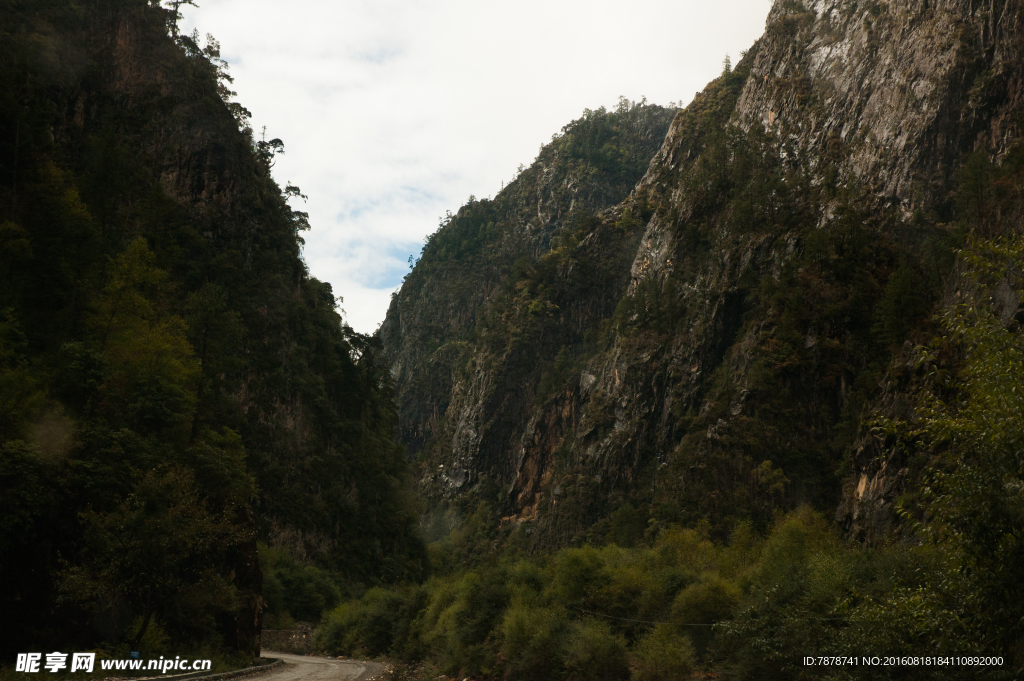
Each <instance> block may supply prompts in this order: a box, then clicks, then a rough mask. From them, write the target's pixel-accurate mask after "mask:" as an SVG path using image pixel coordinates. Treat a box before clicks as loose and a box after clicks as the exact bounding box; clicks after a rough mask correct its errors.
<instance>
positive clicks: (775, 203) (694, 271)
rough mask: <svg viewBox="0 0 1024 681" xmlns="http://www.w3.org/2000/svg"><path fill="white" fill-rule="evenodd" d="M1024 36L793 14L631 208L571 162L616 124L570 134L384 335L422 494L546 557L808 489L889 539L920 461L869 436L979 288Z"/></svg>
mask: <svg viewBox="0 0 1024 681" xmlns="http://www.w3.org/2000/svg"><path fill="white" fill-rule="evenodd" d="M1020 48H1021V34H1020V26H1019V19H1018V12H1017V8H1016V6H1014V5H1013V3H1004V4H1003V5H1001V6H999V7H996V6H995V5H992V6H985V7H981V6H978V7H974V6H973V5H972V4H971V3H939V4H930V3H920V2H918V3H913V2H906V3H904V2H891V3H855V2H833V3H828V2H819V3H816V4H807V5H804V4H800V3H795V2H779V3H776V5H775V7H774V8H773V9H772V12H771V14H770V16H769V18H768V22H767V28H766V32H765V35H764V36H763V37H762V38H761V39H760V40H759V41H758V42H757V44H755V45H754V46H753V47H752V48H751V49H750V50H749V51H748V52H747V53H746V54H745V55H744V56H743V58H742V59H741V60H740V62H739V63H738V64H737V65H736V67H735V68H734V69H730V68H729V67H727V68H726V71H725V72H724V73H723V75H722V76H721V78H719V79H718V80H716V81H715V82H713V83H712V84H711V85H709V86H708V88H707V89H706V90H705V91H704V92H702V93H699V94H698V95H697V97H696V99H695V100H694V101H693V103H691V104H690V105H689V106H688V107H687V108H686V109H685V110H683V111H680V112H679V113H677V114H676V115H675V117H674V119H673V120H672V123H671V126H670V127H669V129H668V131H667V135H666V136H665V138H664V142H663V144H661V145H660V147H659V148H658V149H657V151H656V153H654V154H653V155H652V160H651V161H650V165H649V167H648V168H646V169H645V173H644V175H643V177H642V178H639V181H638V182H637V184H636V185H635V187H630V193H629V195H628V197H624V200H622V201H621V202H619V203H617V204H615V205H612V201H606V202H605V203H603V204H602V203H598V202H595V201H593V200H586V199H584V200H576V197H577V196H580V195H586V193H587V192H588V190H589V191H591V192H592V191H593V190H592V189H589V187H588V186H587V185H586V183H581V182H580V180H579V179H578V178H577V177H575V176H572V175H571V174H565V173H564V171H560V169H559V167H558V164H559V163H562V164H568V165H571V164H573V163H579V161H578V160H576V158H574V157H573V153H574V152H573V150H574V149H575V148H576V147H577V146H578V144H579V143H578V139H579V137H581V136H583V135H585V134H592V133H590V132H589V128H588V127H587V126H592V125H593V123H592V120H596V119H595V117H594V114H588V116H585V117H584V118H583V119H581V120H580V121H577V122H575V123H574V124H572V125H570V126H567V128H566V129H565V130H564V131H563V133H562V136H560V137H556V139H555V140H554V141H553V142H552V143H551V144H550V145H548V146H547V147H545V149H544V150H543V151H542V153H541V155H540V156H539V157H538V160H537V162H536V163H535V165H534V166H533V167H532V168H530V169H529V170H528V171H526V172H524V173H523V174H522V175H521V176H519V177H518V178H517V179H516V180H515V181H514V182H513V183H511V184H510V185H509V187H508V188H506V189H504V190H503V191H502V192H501V193H499V194H498V196H497V197H496V198H495V199H494V200H493V201H479V202H474V203H471V204H469V205H467V206H466V207H464V208H463V209H462V210H461V211H459V213H458V214H457V215H455V216H454V217H452V219H451V221H450V222H449V223H448V224H446V225H443V226H442V228H441V229H440V230H439V231H438V233H437V234H436V235H434V236H433V237H432V238H431V239H430V241H429V242H428V243H427V245H426V247H425V248H424V251H423V255H422V258H421V259H420V260H419V262H418V263H417V264H416V267H415V268H414V269H413V271H412V272H411V273H410V275H409V277H408V279H407V281H406V283H405V285H404V286H403V288H402V290H401V291H400V292H399V294H398V295H397V296H396V298H395V299H394V301H393V303H392V307H391V309H390V311H389V314H388V319H387V321H386V322H385V323H384V325H383V326H382V328H381V332H380V337H381V339H382V341H383V342H384V346H385V349H386V351H387V353H388V356H389V357H390V358H391V361H392V363H393V365H392V366H393V369H392V370H393V373H394V375H395V377H396V384H397V390H398V397H399V402H400V404H401V405H402V408H401V410H400V421H401V428H402V431H403V434H404V435H406V438H405V439H406V442H407V443H409V444H410V446H411V447H412V452H413V453H417V454H418V455H420V456H421V457H423V459H424V472H423V474H422V478H421V484H422V485H423V488H424V489H425V490H426V491H427V493H428V494H429V495H432V496H433V497H434V498H436V499H438V500H450V499H461V498H464V497H465V496H466V495H467V494H469V495H471V496H473V495H477V496H480V498H483V499H484V500H485V501H487V502H488V503H493V504H494V505H495V506H496V508H497V509H498V510H499V512H500V514H501V515H502V517H504V518H505V524H506V525H509V524H511V525H518V524H521V523H527V524H528V525H529V531H530V532H531V533H532V532H533V531H534V530H536V532H537V534H536V539H535V541H537V542H539V544H540V545H551V546H557V545H565V544H568V543H572V542H573V541H576V542H579V541H581V540H582V538H583V537H585V536H586V532H587V531H590V530H591V529H592V528H596V529H598V530H600V527H595V524H597V523H598V522H599V521H600V520H601V519H602V518H606V517H607V516H608V514H609V513H610V512H611V511H614V510H615V509H616V508H617V507H619V506H623V505H625V504H629V505H631V506H633V507H639V506H643V507H644V508H645V509H646V510H648V512H649V514H650V515H649V518H648V520H649V521H651V522H654V523H666V522H679V521H684V522H694V521H696V520H698V519H701V518H706V519H711V521H712V522H713V524H714V525H715V526H716V527H719V528H722V529H724V528H725V527H727V526H728V525H729V523H730V522H732V520H734V519H736V518H740V517H743V518H745V517H753V518H759V519H761V520H760V521H761V522H766V521H767V520H768V519H769V518H770V517H771V514H772V513H773V511H774V510H775V509H778V508H795V507H796V506H799V505H800V504H804V503H809V504H811V505H813V506H814V507H816V508H820V509H822V510H825V511H828V512H830V513H836V509H837V508H838V509H839V510H838V516H839V518H840V520H841V521H842V522H843V523H844V525H845V526H846V527H847V528H848V530H849V531H850V532H852V533H854V534H858V535H859V536H864V537H874V536H875V535H876V534H879V536H880V538H881V537H884V536H885V534H886V531H887V530H886V528H887V527H888V524H889V522H890V521H891V519H892V517H893V513H894V505H893V502H894V499H895V496H896V495H897V494H898V493H900V491H901V490H902V489H903V485H904V484H905V479H904V477H905V476H904V475H903V473H900V472H899V471H900V470H902V469H903V468H905V463H902V464H901V463H900V462H899V461H897V460H893V461H888V462H886V461H887V459H886V457H887V454H885V453H884V452H883V451H882V450H881V449H879V447H878V446H876V444H875V440H874V439H873V438H872V437H871V436H869V435H868V429H867V428H866V425H865V424H867V423H869V422H871V421H873V420H874V419H875V418H877V417H878V416H879V415H880V414H881V413H882V412H883V411H885V409H886V405H889V404H890V403H892V402H893V401H894V400H896V398H894V397H893V395H892V394H889V393H886V392H885V391H883V390H882V388H880V386H881V385H883V384H885V385H894V383H893V381H896V379H895V378H894V374H893V372H896V373H899V371H900V368H899V367H900V366H902V365H903V364H905V363H906V361H907V358H906V357H904V356H903V355H904V354H905V353H904V352H903V350H902V348H903V345H904V343H905V342H909V343H911V344H913V343H917V342H920V341H922V340H924V339H925V338H926V337H927V335H928V333H929V332H930V331H932V330H933V329H932V328H931V327H930V326H929V321H928V320H929V317H930V315H931V314H932V313H933V312H934V311H935V310H937V309H939V308H938V307H936V306H937V305H940V306H941V302H942V301H944V300H946V294H947V293H948V289H949V287H950V286H952V285H953V284H952V283H951V282H954V281H955V277H954V276H953V271H954V259H953V256H952V249H953V247H954V246H955V245H956V244H957V243H958V242H957V239H958V238H962V237H961V236H959V235H960V232H958V231H957V225H958V223H957V220H958V219H961V220H962V219H963V215H962V214H960V213H958V212H957V210H956V208H957V206H956V202H957V198H956V194H957V187H958V178H959V175H958V173H960V172H961V171H960V168H961V167H962V165H963V163H964V159H965V158H967V157H968V156H969V155H970V154H972V153H975V152H977V153H978V154H981V155H983V156H984V157H985V158H986V159H1001V158H1004V157H1005V156H1006V155H1007V153H1008V151H1009V149H1010V148H1011V147H1012V146H1013V145H1014V144H1015V143H1016V141H1017V140H1018V138H1019V132H1020V130H1019V126H1020V114H1021V109H1020V106H1021V102H1020V75H1019V71H1020V69H1019V65H1020V57H1021V53H1020ZM650 108H651V107H647V106H643V105H639V106H636V107H633V108H631V107H630V106H628V105H627V106H623V107H620V109H619V110H618V111H616V112H610V113H602V114H601V116H604V117H607V118H608V119H609V120H615V121H616V122H615V123H614V125H616V126H620V127H623V128H629V127H630V126H635V124H633V123H632V122H631V121H630V117H635V116H636V114H637V112H638V111H644V110H646V109H650ZM622 144H623V141H621V140H620V139H619V138H611V139H609V142H608V143H606V146H608V145H620V146H621V145H622ZM651 148H652V147H651V145H649V144H648V145H646V146H645V148H644V150H645V151H648V152H649V150H650V149H651ZM622 153H635V152H630V151H626V150H624V151H623V152H622ZM638 165H642V164H638ZM630 179H632V178H630ZM552 183H558V189H560V190H561V198H560V200H559V197H558V195H557V194H556V193H555V192H554V191H553V190H552V189H551V188H550V186H551V184H552ZM624 184H625V183H624ZM524 194H526V195H528V196H529V198H528V199H524V198H523V197H524ZM606 196H607V197H608V198H609V199H612V200H614V199H613V198H612V197H613V195H612V194H607V195H606ZM535 202H536V205H537V211H536V214H534V213H533V207H532V206H533V204H534V203H535ZM567 203H568V207H566V204H567ZM521 204H528V205H529V212H527V211H525V210H520V211H519V213H518V214H516V213H515V212H514V210H512V209H510V206H517V207H518V206H519V205H521ZM495 211H496V212H497V215H498V216H500V217H499V218H498V219H497V222H496V225H497V227H495V228H494V230H493V231H485V230H482V229H476V228H475V227H474V226H475V225H476V224H478V223H479V224H482V223H483V222H484V221H485V220H488V219H491V218H487V217H482V215H483V214H484V213H487V214H488V215H490V214H494V213H495ZM502 220H504V222H502ZM959 224H961V226H962V223H959ZM1000 228H1001V229H1007V228H1012V225H1010V224H1005V225H1001V226H1000ZM467 230H469V231H474V234H473V237H474V238H473V239H472V240H469V241H467V240H465V239H463V238H462V237H461V236H460V235H461V234H462V233H463V232H465V231H467ZM460 239H462V241H461V248H462V249H463V250H462V251H461V252H460V254H459V255H457V256H456V257H453V254H452V253H451V251H450V248H449V249H448V250H446V246H442V245H441V244H445V245H446V244H448V243H450V242H451V241H452V240H455V241H458V240H460ZM463 253H464V255H463ZM499 253H500V254H502V255H501V256H500V257H499V256H498V255H497V254H499ZM506 254H507V255H506ZM480 259H484V260H486V263H487V264H486V265H481V264H478V263H479V262H480ZM517 259H518V261H517V262H514V261H516V260H517ZM510 263H512V266H510ZM496 264H497V267H498V268H500V269H496ZM485 271H486V272H487V273H486V274H484V272H485ZM496 271H497V272H498V274H497V275H496V274H494V272H496ZM483 281H486V283H485V284H483V283H482V282H483ZM495 282H500V283H495ZM462 287H465V291H466V292H471V293H468V294H464V293H460V291H462V290H463V289H462ZM446 296H450V297H451V298H452V299H455V300H458V301H459V306H458V307H453V306H452V305H451V304H450V303H449V302H448V298H447V297H446ZM428 316H429V317H431V319H432V322H431V323H432V325H431V326H428V325H425V324H417V323H413V322H412V321H411V320H422V319H424V318H425V317H428ZM428 328H429V329H430V330H429V331H427V329H428ZM420 334H427V335H420ZM897 382H898V381H897ZM893 389H895V390H899V388H893ZM890 393H891V390H890ZM887 400H888V401H887ZM896 401H900V400H896ZM882 449H884V447H883V448H882ZM883 469H884V470H883ZM883 489H884V490H885V493H884V494H881V493H879V492H878V490H883ZM858 490H859V491H858ZM865 490H871V491H870V492H866V491H865ZM442 505H443V504H442Z"/></svg>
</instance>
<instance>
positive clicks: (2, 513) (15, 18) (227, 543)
mask: <svg viewBox="0 0 1024 681" xmlns="http://www.w3.org/2000/svg"><path fill="white" fill-rule="evenodd" d="M177 18H178V17H177V16H176V15H175V13H174V12H172V11H169V10H166V9H163V8H161V7H160V6H159V3H156V2H147V1H146V0H95V1H90V2H75V1H72V0H25V1H22V0H5V1H4V2H2V3H0V448H2V454H0V611H2V612H3V617H2V618H0V648H2V649H3V651H5V652H4V654H3V657H4V658H5V659H8V660H10V659H13V657H12V656H13V652H12V651H25V650H38V649H42V648H45V649H46V650H54V649H57V650H68V649H74V650H91V649H96V648H99V649H100V650H101V651H106V652H107V653H111V654H112V653H114V652H115V651H121V652H122V653H124V652H125V651H126V650H127V646H129V645H130V646H131V647H132V648H134V649H138V647H139V646H140V645H141V647H142V650H143V653H144V656H157V655H159V654H164V653H167V652H170V651H171V650H172V649H173V652H174V653H175V654H185V653H187V651H189V650H192V651H197V650H201V649H202V650H205V651H206V654H207V656H209V655H211V654H213V655H215V656H216V655H220V654H222V653H224V651H230V650H234V651H238V653H239V654H241V655H242V656H243V657H244V656H251V655H252V654H253V653H254V652H255V653H258V647H259V631H260V627H261V618H262V613H263V610H264V609H265V607H267V608H269V610H270V612H271V614H272V615H275V616H277V617H279V618H285V619H287V618H288V617H290V616H295V617H304V618H316V617H318V616H319V613H320V611H321V610H322V609H323V608H324V607H326V606H331V605H333V604H334V603H335V602H336V601H337V599H338V598H339V597H340V596H341V595H343V594H344V593H345V591H346V589H348V588H350V587H351V588H361V585H367V584H376V583H381V582H387V581H391V580H397V579H417V578H419V577H420V576H421V574H422V571H423V567H424V557H425V556H424V552H423V547H422V544H421V543H420V542H419V540H418V534H417V530H416V525H415V506H414V504H413V502H412V500H411V497H410V495H409V493H408V492H407V491H406V489H405V463H404V460H403V456H402V450H401V448H400V447H399V446H398V445H397V444H396V442H395V440H394V439H393V434H394V431H395V425H396V415H395V410H394V406H393V397H392V393H391V388H390V381H389V379H388V375H387V373H386V371H385V370H383V369H381V368H380V367H379V366H378V363H377V361H376V356H377V353H378V350H377V345H378V344H377V342H376V341H374V340H373V339H371V338H368V337H365V336H361V335H359V334H356V333H354V332H353V331H352V330H351V329H350V328H348V327H347V326H345V325H344V324H343V321H342V319H341V317H340V316H339V314H338V311H337V303H338V300H337V299H336V297H335V292H334V291H332V290H331V287H330V285H329V284H326V283H323V282H320V281H317V280H316V279H313V278H311V277H310V276H309V274H308V272H307V270H306V267H305V265H304V263H303V261H302V259H301V247H302V243H303V241H302V237H301V232H302V231H303V230H305V229H308V228H309V224H308V222H307V219H306V215H305V214H304V213H302V212H299V211H297V210H294V209H293V208H292V207H291V206H295V205H301V203H298V204H297V203H296V202H297V201H301V198H302V197H301V195H300V191H299V189H298V188H297V187H292V186H288V187H286V188H284V189H283V190H282V189H281V187H279V186H278V185H277V184H276V183H275V182H274V180H273V179H272V177H271V174H270V171H271V168H272V166H273V163H274V156H275V155H276V154H278V153H283V145H282V143H281V142H280V140H277V139H270V140H267V139H265V138H264V137H263V135H256V134H254V133H253V131H252V130H251V129H250V127H249V126H248V116H249V113H248V112H247V111H246V110H245V109H244V108H243V107H242V106H241V105H240V104H237V103H234V102H231V101H230V99H231V95H232V94H233V93H231V92H230V90H229V89H228V88H229V85H230V78H229V77H228V76H227V72H226V67H225V64H224V63H223V61H221V60H220V58H219V51H218V46H217V44H216V42H215V41H213V40H212V39H211V38H209V37H207V39H206V40H202V39H200V38H199V36H196V35H193V36H187V35H178V32H177V28H176V22H177ZM289 201H290V202H291V206H290V205H289ZM260 546H262V547H264V548H261V549H259V551H258V547H260ZM259 554H262V562H263V566H264V569H265V570H266V571H267V574H266V575H264V574H263V570H261V567H260V562H261V556H260V555H259ZM264 592H266V599H267V601H268V602H267V603H264Z"/></svg>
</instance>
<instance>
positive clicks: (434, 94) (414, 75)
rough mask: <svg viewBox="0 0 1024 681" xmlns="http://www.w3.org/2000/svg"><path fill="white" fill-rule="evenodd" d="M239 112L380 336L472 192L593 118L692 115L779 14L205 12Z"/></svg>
mask: <svg viewBox="0 0 1024 681" xmlns="http://www.w3.org/2000/svg"><path fill="white" fill-rule="evenodd" d="M199 4H200V8H199V9H194V8H191V7H188V6H185V7H183V8H182V9H183V11H184V12H185V14H186V17H185V20H184V22H183V25H182V28H183V29H185V30H188V31H191V30H192V28H198V30H199V32H200V33H201V34H205V33H212V34H213V35H214V36H215V37H216V38H217V39H218V40H219V41H220V42H221V47H222V53H223V56H224V57H225V58H226V59H227V60H228V62H229V63H230V65H231V73H232V75H233V76H234V77H235V83H234V86H233V89H235V90H237V92H238V100H239V101H240V102H241V103H242V104H244V105H245V106H246V108H248V109H249V110H250V111H252V113H253V126H254V129H256V130H259V129H260V128H261V127H262V126H264V125H265V126H266V128H267V135H268V137H280V138H281V139H283V140H284V142H285V148H286V152H287V153H286V154H285V156H283V157H280V158H279V159H278V162H277V165H276V167H275V168H274V175H275V177H276V178H277V179H278V180H279V181H280V182H285V181H291V182H293V183H294V184H297V185H299V186H300V187H301V188H302V191H303V192H304V193H305V194H307V195H308V196H309V201H308V203H307V204H306V205H305V206H303V207H302V208H301V209H302V210H307V211H308V212H309V214H310V222H311V223H312V225H313V229H312V230H311V231H310V232H308V233H307V234H306V235H305V237H306V247H305V250H304V254H305V258H306V261H307V263H308V264H309V267H310V271H311V272H312V274H313V275H314V276H316V277H318V278H320V279H322V280H325V281H329V282H331V284H332V285H333V286H334V290H335V293H336V295H341V296H343V297H344V299H345V302H344V305H343V307H344V308H345V310H346V312H347V318H348V320H349V323H351V324H352V326H353V327H354V328H355V329H356V330H358V331H363V332H372V331H373V330H374V329H375V328H376V327H377V325H378V324H379V323H380V322H381V321H382V320H383V319H384V314H385V312H386V311H387V305H388V300H389V299H390V293H391V291H393V290H394V289H395V287H396V286H398V284H399V283H400V282H401V277H402V276H403V275H404V273H405V272H406V271H407V264H406V259H407V257H408V256H409V255H410V254H416V255H418V254H419V249H420V246H421V245H422V243H423V239H424V238H425V237H426V235H428V234H429V233H431V232H433V231H434V230H435V229H437V220H438V218H439V217H440V216H441V215H443V214H444V212H445V211H446V210H451V211H452V212H454V211H456V210H457V209H458V208H459V206H461V205H462V204H463V203H464V202H465V200H466V199H467V198H468V197H469V195H470V194H474V195H476V196H481V197H482V196H493V195H494V194H495V193H497V191H498V189H499V188H500V187H501V183H502V182H504V181H508V180H509V179H511V178H512V176H513V175H514V174H515V169H516V167H517V166H518V165H519V164H520V163H523V164H527V165H529V163H530V162H531V161H532V160H533V159H534V158H535V157H536V155H537V150H538V149H539V147H540V145H541V144H543V143H544V142H545V141H547V140H550V138H551V135H552V134H553V133H555V132H557V131H558V130H559V129H560V128H561V127H562V126H563V125H565V124H566V123H568V122H569V121H571V120H572V119H574V118H578V117H579V116H580V115H581V113H582V112H583V109H584V108H591V109H595V108H598V107H600V106H606V107H612V106H614V105H615V103H616V102H617V100H618V97H619V96H620V95H622V96H625V97H628V98H630V99H634V100H636V99H640V98H641V97H644V96H646V97H647V99H648V101H650V102H654V103H659V104H667V103H668V102H670V101H683V102H688V101H689V100H690V99H691V98H692V97H693V93H694V92H696V91H698V90H701V89H703V87H704V85H705V84H706V83H707V82H708V81H709V80H711V79H712V78H714V77H715V76H716V75H717V74H718V73H719V72H720V71H721V63H722V59H723V58H724V57H725V55H726V54H727V53H728V54H730V55H731V56H732V58H733V61H734V62H735V61H736V60H737V59H738V58H739V53H740V51H741V50H744V49H746V48H748V47H749V46H750V45H751V44H752V43H753V41H754V40H755V39H756V38H757V37H758V36H759V35H760V34H761V32H762V29H763V27H764V20H765V17H766V16H767V14H768V9H769V7H770V5H771V0H722V1H720V2H717V3H707V2H692V1H691V0H686V1H683V2H680V1H678V0H677V1H675V2H667V1H665V0H634V2H632V3H629V4H626V3H622V2H616V3H612V2H601V1H599V0H592V1H588V2H583V1H581V0H571V1H570V0H544V1H541V0H519V1H518V2H515V3H510V2H502V3H498V2H493V3H485V2H479V1H477V2H468V1H466V0H425V1H424V0H420V1H412V0H343V1H334V0H289V1H287V2H285V1H284V0H200V2H199Z"/></svg>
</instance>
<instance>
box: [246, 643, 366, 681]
mask: <svg viewBox="0 0 1024 681" xmlns="http://www.w3.org/2000/svg"><path fill="white" fill-rule="evenodd" d="M261 657H273V658H277V659H280V660H284V666H283V667H275V668H274V669H271V670H270V671H268V672H266V673H265V674H260V675H259V676H257V677H253V678H255V679H259V681H370V680H371V679H375V678H376V679H380V678H381V676H382V674H383V672H384V668H383V667H382V666H381V665H379V664H377V663H376V662H363V661H356V660H334V659H331V658H329V657H309V656H307V655H289V654H288V653H275V652H273V651H271V650H264V651H263V653H262V655H261Z"/></svg>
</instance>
